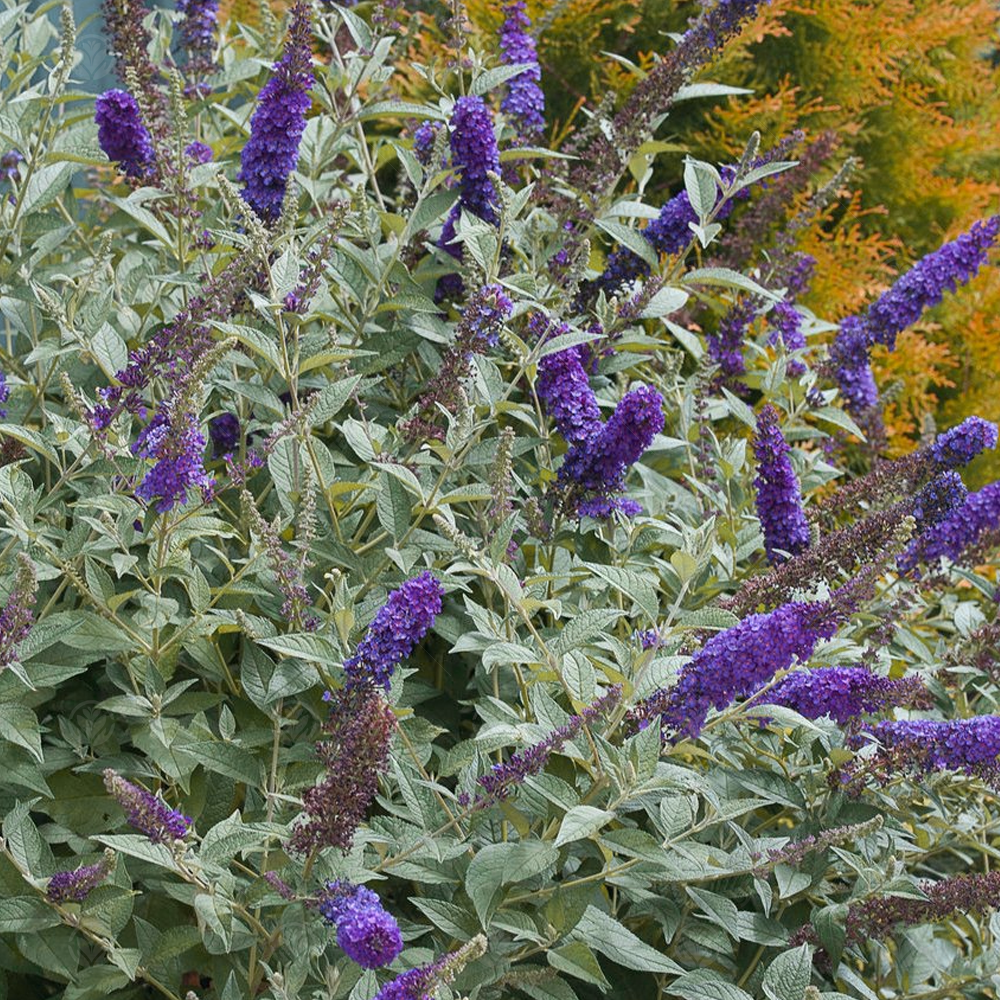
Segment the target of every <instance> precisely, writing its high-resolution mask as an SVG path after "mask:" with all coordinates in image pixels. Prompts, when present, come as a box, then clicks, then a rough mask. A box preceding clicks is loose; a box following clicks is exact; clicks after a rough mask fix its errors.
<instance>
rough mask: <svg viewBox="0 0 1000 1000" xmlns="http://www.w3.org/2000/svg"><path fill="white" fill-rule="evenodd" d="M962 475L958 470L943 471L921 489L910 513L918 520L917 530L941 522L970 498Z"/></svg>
mask: <svg viewBox="0 0 1000 1000" xmlns="http://www.w3.org/2000/svg"><path fill="white" fill-rule="evenodd" d="M968 496H969V491H968V490H967V489H966V486H965V483H963V482H962V477H961V476H960V475H959V474H958V473H957V472H942V473H941V475H940V476H935V478H934V479H932V480H931V481H930V482H929V483H928V484H927V485H926V486H924V487H923V488H922V489H920V490H919V491H918V492H917V494H916V496H914V498H913V502H912V504H911V506H910V513H911V514H912V515H913V518H914V520H915V521H916V522H917V525H916V528H917V531H920V532H922V531H926V530H927V529H928V528H932V527H934V525H936V524H940V523H941V522H942V521H943V520H945V518H947V517H949V516H950V515H951V514H952V513H954V512H955V511H957V510H958V509H959V508H960V507H961V506H962V505H963V504H964V503H965V501H966V499H968Z"/></svg>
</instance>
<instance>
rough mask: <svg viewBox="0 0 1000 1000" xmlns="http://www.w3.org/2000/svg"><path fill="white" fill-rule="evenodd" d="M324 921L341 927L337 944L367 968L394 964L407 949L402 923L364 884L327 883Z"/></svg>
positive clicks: (321, 907)
mask: <svg viewBox="0 0 1000 1000" xmlns="http://www.w3.org/2000/svg"><path fill="white" fill-rule="evenodd" d="M319 911H320V913H321V914H322V915H323V919H324V920H325V921H326V922H327V923H328V924H332V925H334V926H335V927H336V928H337V944H338V946H339V947H340V948H341V950H342V951H343V952H344V953H345V954H346V955H347V956H348V957H349V958H351V959H352V960H353V961H355V962H357V963H358V965H360V966H361V967H362V968H364V969H379V968H381V967H382V966H384V965H389V964H390V963H391V962H394V961H395V960H396V958H397V957H398V956H399V953H400V952H401V951H402V950H403V937H402V935H401V934H400V932H399V924H397V923H396V921H395V919H394V918H393V916H392V914H390V913H388V912H386V910H385V909H384V908H383V906H382V900H380V899H379V898H378V896H377V895H376V894H375V893H374V892H372V891H371V889H368V888H366V887H365V886H363V885H352V884H351V883H349V882H342V881H340V880H339V879H338V880H336V881H334V882H327V884H326V886H325V888H324V891H323V893H322V895H321V897H320V900H319Z"/></svg>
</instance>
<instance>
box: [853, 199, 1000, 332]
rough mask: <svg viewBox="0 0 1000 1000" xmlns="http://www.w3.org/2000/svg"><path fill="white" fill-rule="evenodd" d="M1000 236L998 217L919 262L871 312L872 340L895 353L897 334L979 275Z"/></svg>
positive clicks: (976, 224)
mask: <svg viewBox="0 0 1000 1000" xmlns="http://www.w3.org/2000/svg"><path fill="white" fill-rule="evenodd" d="M998 234H1000V215H994V216H992V217H991V218H989V219H987V220H986V221H985V222H977V223H975V225H973V227H972V228H971V229H970V230H969V231H968V232H967V233H963V234H962V235H961V236H959V237H958V238H957V239H955V240H952V241H951V242H950V243H945V244H944V246H942V247H941V248H940V249H938V250H935V251H933V253H929V254H927V256H926V257H924V258H923V259H922V260H919V261H917V263H916V264H914V266H913V267H911V268H910V270H909V271H907V272H906V274H904V275H903V276H902V277H901V278H900V279H899V280H898V281H897V282H896V283H895V284H894V285H893V286H892V288H890V289H889V291H887V292H886V293H885V294H884V295H882V296H881V298H879V299H878V301H876V302H875V303H874V304H873V305H872V307H871V308H870V309H869V310H868V315H867V316H866V317H865V319H866V322H867V325H868V329H869V335H870V338H871V341H872V342H873V343H878V344H885V346H886V347H888V348H889V350H890V351H891V350H892V349H893V348H894V347H895V346H896V336H897V334H899V333H900V332H901V331H902V330H905V329H906V328H907V327H908V326H911V325H912V324H913V323H915V322H916V321H917V320H918V319H920V317H921V315H922V314H923V313H924V311H925V310H926V309H930V308H931V307H932V306H936V305H938V303H940V302H941V301H942V300H943V299H944V293H945V292H954V291H955V290H956V289H957V288H958V286H959V285H964V284H966V283H967V282H969V281H971V280H972V278H974V277H975V276H976V274H977V272H978V271H979V268H980V267H982V265H983V264H984V263H985V262H986V255H987V253H988V251H989V249H990V247H992V246H993V244H994V243H995V242H996V239H997V235H998Z"/></svg>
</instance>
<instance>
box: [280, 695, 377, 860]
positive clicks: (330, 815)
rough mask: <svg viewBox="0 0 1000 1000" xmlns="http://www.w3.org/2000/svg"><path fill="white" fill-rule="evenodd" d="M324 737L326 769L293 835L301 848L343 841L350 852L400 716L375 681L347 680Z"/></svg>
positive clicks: (321, 748) (306, 798) (292, 843)
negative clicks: (370, 682)
mask: <svg viewBox="0 0 1000 1000" xmlns="http://www.w3.org/2000/svg"><path fill="white" fill-rule="evenodd" d="M329 700H330V702H331V706H330V714H329V716H328V717H327V719H326V721H325V722H324V724H323V736H324V738H323V739H322V740H321V741H320V742H319V743H317V744H316V752H317V755H318V756H319V759H320V760H321V761H322V763H323V769H324V775H323V778H322V779H321V780H320V782H319V784H317V785H315V786H313V787H312V788H310V789H308V790H307V791H306V792H305V794H304V795H303V796H302V805H303V814H302V817H301V819H300V821H299V822H298V823H297V824H296V826H295V827H294V829H293V830H292V835H291V837H290V839H289V847H290V849H291V850H293V851H295V852H297V853H299V854H308V853H309V852H310V851H318V850H322V849H323V848H324V847H337V848H339V849H340V850H341V851H343V852H344V853H345V854H346V853H347V852H348V851H349V850H350V849H351V844H352V843H353V841H354V833H355V831H356V830H357V828H358V826H359V825H360V824H361V822H362V821H363V820H364V818H365V816H366V815H367V813H368V809H369V807H370V806H371V804H372V802H373V801H374V799H375V793H376V792H377V791H378V776H379V775H380V774H381V773H382V772H383V771H384V770H385V768H386V766H387V764H388V762H389V748H390V744H391V742H392V734H393V733H394V732H395V730H396V717H395V716H394V715H393V714H392V709H390V708H389V706H388V705H387V704H386V702H385V698H383V696H382V694H381V693H380V692H379V691H378V690H377V689H376V688H375V687H374V686H372V685H368V684H347V685H345V686H344V687H342V688H340V689H339V690H338V691H336V692H335V693H334V694H332V695H330V697H329Z"/></svg>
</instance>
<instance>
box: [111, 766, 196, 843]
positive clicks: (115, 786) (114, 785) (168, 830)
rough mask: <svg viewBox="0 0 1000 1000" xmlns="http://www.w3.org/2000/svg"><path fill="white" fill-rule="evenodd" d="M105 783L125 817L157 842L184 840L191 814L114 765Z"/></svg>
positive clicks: (152, 840)
mask: <svg viewBox="0 0 1000 1000" xmlns="http://www.w3.org/2000/svg"><path fill="white" fill-rule="evenodd" d="M104 787H105V788H106V789H107V790H108V792H109V793H110V794H111V795H112V796H113V797H114V799H115V800H116V801H117V802H118V804H119V805H120V806H121V807H122V809H123V810H124V812H125V818H126V819H127V820H128V821H129V824H130V825H132V826H134V827H135V828H136V829H137V830H138V831H139V832H140V833H142V834H145V835H146V836H147V837H148V838H149V840H150V841H151V842H152V843H154V844H169V843H171V842H173V841H175V840H183V839H184V837H185V836H186V834H187V831H188V827H189V826H190V825H191V818H190V817H189V816H185V815H183V813H181V812H179V811H178V810H176V809H171V808H170V806H168V805H167V804H166V802H164V801H163V800H162V799H161V798H159V797H158V796H156V795H154V794H153V793H152V792H147V791H146V789H145V788H140V787H139V786H138V785H133V784H132V782H131V781H126V780H125V778H123V777H122V776H121V775H120V774H117V773H115V772H114V771H112V770H111V769H110V768H108V769H107V770H106V771H105V772H104Z"/></svg>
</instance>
